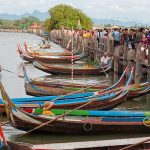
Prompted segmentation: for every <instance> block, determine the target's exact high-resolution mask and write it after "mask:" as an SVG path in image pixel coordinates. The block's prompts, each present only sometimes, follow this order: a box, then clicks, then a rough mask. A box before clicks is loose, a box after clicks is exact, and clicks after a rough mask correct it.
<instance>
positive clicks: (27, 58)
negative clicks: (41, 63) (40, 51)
mask: <svg viewBox="0 0 150 150" xmlns="http://www.w3.org/2000/svg"><path fill="white" fill-rule="evenodd" d="M17 48H18V49H17V52H18V53H19V56H20V58H21V59H23V60H25V61H28V62H33V60H34V59H33V57H31V56H29V55H28V53H26V52H25V51H24V50H23V49H22V48H21V46H20V45H19V44H17Z"/></svg>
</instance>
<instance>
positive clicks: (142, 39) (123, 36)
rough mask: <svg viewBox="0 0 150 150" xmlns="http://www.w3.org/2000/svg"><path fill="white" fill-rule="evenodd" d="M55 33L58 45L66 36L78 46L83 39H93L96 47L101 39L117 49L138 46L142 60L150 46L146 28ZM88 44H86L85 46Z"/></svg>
mask: <svg viewBox="0 0 150 150" xmlns="http://www.w3.org/2000/svg"><path fill="white" fill-rule="evenodd" d="M52 32H53V31H52ZM55 32H57V34H56V38H54V39H55V41H56V43H59V42H60V41H63V40H64V39H65V36H62V34H64V35H67V36H68V39H71V38H72V36H73V38H74V41H76V43H77V44H78V43H80V45H83V44H85V43H86V42H85V41H86V40H85V39H88V40H87V41H88V42H89V41H92V40H93V39H94V40H95V41H97V45H98V46H99V45H100V44H102V40H101V39H108V40H111V41H113V46H114V47H117V46H119V45H124V47H126V48H128V49H134V50H136V49H137V47H138V46H140V49H141V52H142V55H143V56H144V58H145V59H147V56H148V45H150V30H149V29H146V28H139V29H134V28H133V29H132V28H131V29H128V28H109V29H107V28H104V29H94V30H84V29H77V30H68V29H63V30H55ZM68 41H69V40H68ZM88 42H87V43H86V44H87V45H88ZM60 43H61V42H60ZM66 43H68V42H66ZM64 47H65V46H64ZM84 47H85V46H84ZM105 51H106V49H105Z"/></svg>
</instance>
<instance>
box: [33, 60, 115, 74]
mask: <svg viewBox="0 0 150 150" xmlns="http://www.w3.org/2000/svg"><path fill="white" fill-rule="evenodd" d="M33 64H34V66H35V67H36V68H38V69H39V70H42V71H44V72H47V73H52V74H71V73H72V71H73V74H74V75H82V74H85V75H96V74H105V73H106V72H108V71H110V69H111V65H112V62H110V64H108V65H107V66H105V67H103V68H102V67H100V66H88V67H86V66H83V65H81V64H74V65H71V64H70V65H69V64H68V65H64V64H47V63H43V62H39V61H34V62H33Z"/></svg>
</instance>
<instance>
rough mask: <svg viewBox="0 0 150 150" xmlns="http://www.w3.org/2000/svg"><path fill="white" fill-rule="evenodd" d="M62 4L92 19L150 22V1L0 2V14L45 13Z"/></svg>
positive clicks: (58, 0)
mask: <svg viewBox="0 0 150 150" xmlns="http://www.w3.org/2000/svg"><path fill="white" fill-rule="evenodd" d="M62 3H63V4H69V5H71V6H74V7H76V8H78V9H81V10H82V11H83V12H85V13H86V14H87V15H88V16H90V17H92V18H102V19H120V20H127V21H142V22H144V23H146V22H150V17H149V15H150V9H149V8H150V0H0V13H8V14H18V15H20V14H23V13H26V12H29V13H31V12H33V11H34V10H39V11H42V12H46V11H48V10H49V9H50V8H51V7H53V6H55V5H57V4H62Z"/></svg>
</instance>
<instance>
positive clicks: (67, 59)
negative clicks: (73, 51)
mask: <svg viewBox="0 0 150 150" xmlns="http://www.w3.org/2000/svg"><path fill="white" fill-rule="evenodd" d="M17 47H18V53H19V55H20V57H21V58H22V59H23V60H26V61H29V62H32V61H33V60H37V61H40V62H46V63H56V62H57V63H71V62H72V61H73V62H74V61H78V60H80V59H82V58H83V57H84V54H78V55H73V56H58V55H56V56H55V54H53V53H51V55H47V54H46V53H45V55H41V56H40V52H35V53H33V55H30V53H29V52H27V51H24V50H23V49H22V48H21V46H20V45H17ZM52 54H53V55H52Z"/></svg>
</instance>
